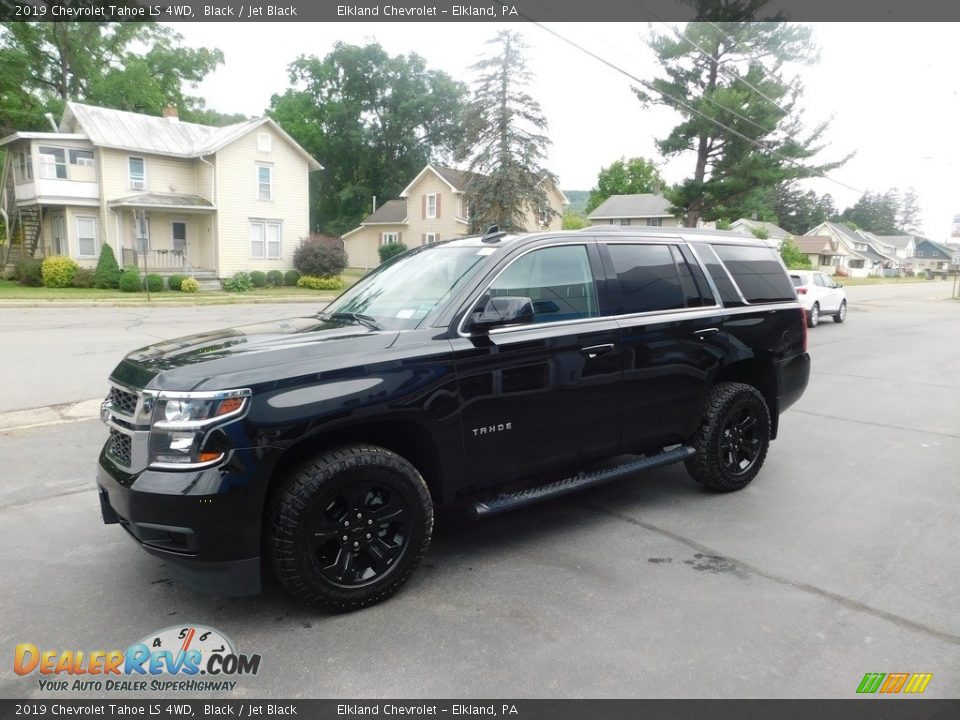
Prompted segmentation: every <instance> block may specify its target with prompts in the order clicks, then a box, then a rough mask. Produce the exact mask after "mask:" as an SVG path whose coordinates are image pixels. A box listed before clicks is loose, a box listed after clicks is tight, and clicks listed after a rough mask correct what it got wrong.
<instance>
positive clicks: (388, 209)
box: [362, 199, 407, 225]
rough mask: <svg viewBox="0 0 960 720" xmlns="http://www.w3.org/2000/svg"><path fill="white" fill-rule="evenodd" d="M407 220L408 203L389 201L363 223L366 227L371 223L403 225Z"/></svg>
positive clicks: (401, 200) (404, 201)
mask: <svg viewBox="0 0 960 720" xmlns="http://www.w3.org/2000/svg"><path fill="white" fill-rule="evenodd" d="M406 219H407V201H406V200H403V199H400V200H387V202H385V203H384V204H383V205H381V206H380V207H378V208H377V209H376V210H374V211H373V212H372V213H370V214H369V215H368V216H367V217H365V218H364V219H363V221H362V223H363V224H364V225H369V224H370V223H402V222H403V221H404V220H406Z"/></svg>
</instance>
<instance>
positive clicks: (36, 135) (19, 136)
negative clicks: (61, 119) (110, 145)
mask: <svg viewBox="0 0 960 720" xmlns="http://www.w3.org/2000/svg"><path fill="white" fill-rule="evenodd" d="M87 139H88V138H87V136H86V135H84V134H83V133H50V132H15V133H13V134H12V135H7V136H6V137H5V138H3V140H0V147H3V146H4V145H9V144H10V143H12V142H15V141H16V140H53V141H57V140H87Z"/></svg>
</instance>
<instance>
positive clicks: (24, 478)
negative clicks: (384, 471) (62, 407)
mask: <svg viewBox="0 0 960 720" xmlns="http://www.w3.org/2000/svg"><path fill="white" fill-rule="evenodd" d="M848 294H849V297H850V299H851V304H850V313H849V315H848V320H847V322H845V323H843V324H841V325H837V324H834V323H833V322H832V321H830V320H827V321H825V322H824V323H823V324H821V326H820V327H818V328H815V329H812V330H811V331H810V335H809V336H810V352H811V355H812V358H813V374H812V377H811V382H810V386H809V388H808V390H807V393H806V394H805V395H804V397H803V398H802V399H801V401H800V402H799V403H798V404H797V405H796V406H794V408H791V409H790V410H789V411H788V412H787V413H785V414H784V416H783V417H782V419H781V425H780V438H779V439H778V440H776V441H775V442H774V443H773V445H772V447H771V451H770V453H769V455H768V458H767V461H766V464H765V466H764V469H763V471H762V472H761V474H760V476H759V477H758V478H757V479H756V480H755V481H754V482H753V483H752V484H751V485H750V486H749V487H747V488H746V489H745V490H743V491H741V492H737V493H732V494H728V495H715V494H711V493H708V492H705V491H703V490H702V489H701V488H700V487H699V486H698V485H697V484H696V483H694V482H693V481H692V480H690V479H689V478H688V477H687V476H686V474H685V472H684V470H683V468H682V466H679V467H678V466H674V467H668V468H661V469H658V470H654V471H650V472H648V473H645V474H639V475H636V476H632V477H629V478H626V479H622V480H620V481H617V482H614V483H611V484H609V485H605V486H602V487H599V488H595V489H592V490H588V491H585V492H582V493H579V494H575V495H571V496H568V497H565V498H561V499H558V500H555V501H551V502H547V503H543V504H541V505H538V506H533V507H530V508H528V509H525V510H521V511H517V512H514V513H508V514H505V515H503V516H498V517H494V518H491V519H489V520H485V521H481V522H474V521H469V520H465V519H462V518H460V517H459V516H452V515H444V516H443V517H442V518H441V522H440V526H439V529H438V532H437V535H436V537H435V540H434V543H433V545H432V546H431V549H430V551H429V553H428V556H427V558H426V562H425V564H424V565H423V566H422V567H421V568H420V569H419V570H418V571H417V573H416V574H415V575H414V577H413V578H412V580H411V581H410V583H409V584H408V585H407V586H406V587H405V588H404V589H403V590H402V591H401V592H400V594H399V595H397V596H396V597H395V598H393V599H391V600H390V601H388V602H386V603H383V604H380V605H378V606H375V607H373V608H369V609H367V610H364V611H361V612H356V613H351V614H347V615H326V614H323V613H318V612H315V611H312V610H309V609H306V608H304V607H302V606H300V605H298V604H297V603H296V602H294V601H293V600H290V599H289V598H287V597H286V596H285V595H284V594H283V593H282V591H281V590H280V589H279V588H278V587H277V586H276V585H275V584H270V585H269V586H268V587H267V589H266V592H265V593H264V594H262V595H260V596H257V597H252V598H239V599H225V598H218V597H210V596H204V595H199V594H196V593H194V592H192V591H190V590H189V589H187V588H185V587H183V586H182V585H181V584H180V583H178V582H176V581H175V580H173V579H172V578H171V575H170V573H169V572H168V570H167V568H166V567H165V566H164V564H163V562H162V561H160V560H158V559H155V558H153V557H151V556H148V555H146V554H145V553H144V552H143V551H141V550H140V549H139V548H137V547H135V545H134V544H133V543H132V542H131V541H130V540H129V538H128V537H127V536H126V535H125V533H124V532H123V531H122V530H121V529H119V528H118V527H117V526H104V525H102V523H101V521H100V517H99V509H98V503H97V497H96V492H95V491H94V485H93V473H94V465H95V462H96V455H97V453H98V451H99V447H100V445H101V444H102V442H103V440H104V436H105V431H104V428H103V426H102V425H100V423H99V422H98V421H96V420H78V419H75V418H71V417H66V418H64V417H62V416H58V418H57V419H56V421H55V422H54V421H51V423H50V424H34V426H33V427H21V429H9V428H11V427H13V428H16V427H18V426H16V425H8V426H7V427H8V429H7V430H4V431H0V458H3V461H2V468H3V469H2V471H0V475H2V480H0V482H2V488H3V489H2V491H0V538H3V547H4V565H3V566H4V572H3V579H4V583H3V587H4V590H3V593H0V651H2V652H3V653H6V654H7V657H8V658H9V657H10V656H11V655H12V653H13V647H14V646H15V645H16V644H17V643H21V642H33V643H36V644H37V645H38V646H41V647H44V648H60V649H65V648H71V649H112V648H125V647H127V645H129V644H130V643H132V642H134V641H136V640H138V639H140V638H142V637H144V636H147V635H148V634H149V633H152V632H154V631H157V630H159V629H161V628H164V627H167V626H171V625H180V624H193V623H200V624H206V625H209V626H213V627H215V628H218V629H220V630H222V631H223V632H225V633H226V634H227V635H228V636H229V637H230V638H231V639H232V640H233V641H234V643H235V644H236V645H237V647H238V649H239V650H240V651H241V652H246V653H259V654H261V656H262V658H263V660H262V663H261V669H260V672H259V674H258V675H256V676H255V677H247V678H242V679H241V680H240V682H239V683H238V686H237V688H236V690H235V691H234V692H233V693H232V694H221V695H220V697H227V696H230V697H238V698H243V697H251V698H252V697H260V698H271V697H277V698H280V697H288V696H296V697H352V698H363V697H366V698H377V697H448V698H472V697H491V698H505V697H523V698H528V697H704V698H713V697H719V698H724V697H813V698H817V697H843V698H846V697H853V696H854V695H855V690H856V687H857V685H858V684H859V682H860V680H861V678H862V677H863V675H864V673H867V672H929V673H933V679H932V680H931V682H930V684H929V685H928V687H927V690H926V692H925V695H926V696H929V697H957V696H958V695H960V670H958V668H960V616H958V614H957V612H956V608H957V597H958V595H960V563H958V562H957V556H956V548H957V546H958V540H960V503H958V500H960V402H958V401H960V373H957V372H956V367H957V362H956V359H957V358H958V357H960V301H952V300H948V299H946V295H948V294H949V283H937V282H931V283H925V284H917V285H906V284H905V285H883V286H865V287H853V288H849V292H848ZM297 309H299V308H297V306H289V305H286V306H282V307H281V308H278V309H276V310H275V309H273V308H269V307H266V306H255V307H246V306H241V307H235V306H233V307H217V308H178V309H172V308H163V309H159V310H153V309H151V308H138V309H135V310H133V309H124V308H91V309H89V310H82V311H76V314H75V315H74V316H72V317H69V318H68V317H64V316H63V311H62V310H59V309H57V310H53V309H37V310H30V311H26V310H24V311H18V314H17V317H16V322H15V326H12V325H11V323H10V322H8V319H9V318H7V317H6V315H7V313H8V311H4V322H3V324H2V327H0V342H2V343H3V344H2V347H4V348H5V349H4V350H3V352H4V353H9V351H10V348H11V347H14V348H16V350H17V351H18V355H16V356H14V357H13V358H11V357H10V356H9V355H5V357H4V363H3V364H4V368H5V372H6V373H7V375H6V378H7V382H5V383H4V386H5V391H4V393H3V394H4V395H7V394H8V391H9V392H10V394H11V395H12V396H13V397H15V398H17V399H16V400H14V401H12V402H11V401H8V400H7V399H4V402H7V403H8V405H7V406H5V407H6V409H7V410H13V409H22V408H29V407H35V405H24V404H23V403H24V402H27V401H28V400H29V398H34V397H36V398H42V399H43V400H44V402H47V403H58V404H59V403H66V402H69V401H79V400H85V399H89V398H96V397H99V396H100V395H102V393H103V378H105V376H106V373H107V372H109V369H110V367H112V365H113V364H114V363H115V362H116V361H117V359H118V358H119V356H120V354H122V352H124V351H125V350H129V349H131V348H133V347H136V346H138V345H142V344H145V343H146V342H150V341H151V340H152V339H160V338H166V337H172V336H173V335H180V334H183V333H184V332H191V331H195V330H199V329H206V328H213V327H220V326H224V325H230V324H236V323H237V322H238V321H251V320H256V319H265V318H267V317H276V315H273V314H272V313H274V312H280V311H282V312H283V314H284V315H290V314H297V313H296V311H297ZM303 309H304V310H306V309H307V308H303ZM94 311H96V312H94ZM21 313H22V314H21ZM31 313H34V314H31ZM120 323H125V324H123V325H121V324H120ZM18 328H19V329H18ZM74 350H76V351H80V352H84V351H85V352H86V354H81V355H79V356H78V357H74V356H73V352H74ZM53 357H60V358H63V361H62V362H51V361H50V358H53ZM11 360H12V362H11ZM70 366H73V367H74V368H75V370H72V371H71V370H69V367H70ZM88 373H91V374H95V375H96V376H95V377H87V376H86V375H87V374H88ZM38 384H39V385H40V387H39V388H33V389H32V388H30V387H27V386H28V385H38ZM77 416H78V417H82V416H83V413H82V412H78V413H77ZM26 424H29V423H24V425H26ZM100 695H102V693H100ZM188 695H189V694H188ZM0 696H3V697H31V698H43V697H51V695H50V693H45V692H44V691H42V690H40V689H39V686H38V684H37V678H36V676H30V677H27V678H23V677H20V676H17V675H15V674H14V673H13V672H12V668H11V664H10V662H9V661H8V662H5V663H0ZM77 696H82V694H78V693H71V694H70V695H69V697H77ZM116 696H117V697H122V696H127V697H131V696H133V695H132V694H130V693H118V694H117V695H116ZM198 696H200V695H198ZM61 697H67V696H61Z"/></svg>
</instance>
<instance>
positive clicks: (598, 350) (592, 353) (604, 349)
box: [580, 343, 617, 360]
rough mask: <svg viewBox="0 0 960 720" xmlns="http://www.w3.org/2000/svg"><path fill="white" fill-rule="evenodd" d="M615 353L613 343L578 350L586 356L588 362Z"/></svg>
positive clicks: (615, 348) (615, 349)
mask: <svg viewBox="0 0 960 720" xmlns="http://www.w3.org/2000/svg"><path fill="white" fill-rule="evenodd" d="M616 351H617V346H616V345H614V344H613V343H607V344H606V345H591V346H590V347H585V348H580V352H582V353H583V354H584V355H586V356H587V357H588V358H589V359H590V360H593V359H594V358H598V357H600V356H601V355H610V354H611V353H615V352H616Z"/></svg>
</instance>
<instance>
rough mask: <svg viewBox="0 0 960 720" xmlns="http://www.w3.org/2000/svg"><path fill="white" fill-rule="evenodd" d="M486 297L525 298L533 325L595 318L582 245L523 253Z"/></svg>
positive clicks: (592, 290) (594, 293) (590, 279)
mask: <svg viewBox="0 0 960 720" xmlns="http://www.w3.org/2000/svg"><path fill="white" fill-rule="evenodd" d="M490 294H491V295H497V296H504V295H508V296H517V297H528V298H530V299H531V300H532V301H533V311H534V313H536V315H535V317H534V322H537V323H544V322H559V321H561V320H576V319H579V318H589V317H596V316H597V315H598V314H599V312H598V310H597V291H596V288H595V287H594V283H593V273H592V272H591V271H590V261H589V260H588V259H587V249H586V247H584V246H583V245H564V246H562V247H551V248H544V249H543V250H534V251H533V252H530V253H527V254H526V255H524V256H522V257H521V258H519V259H518V260H516V261H515V262H514V263H513V264H512V265H510V266H509V267H507V269H506V270H504V271H503V273H501V275H500V277H498V278H497V279H496V280H494V281H493V284H492V285H491V286H490Z"/></svg>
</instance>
